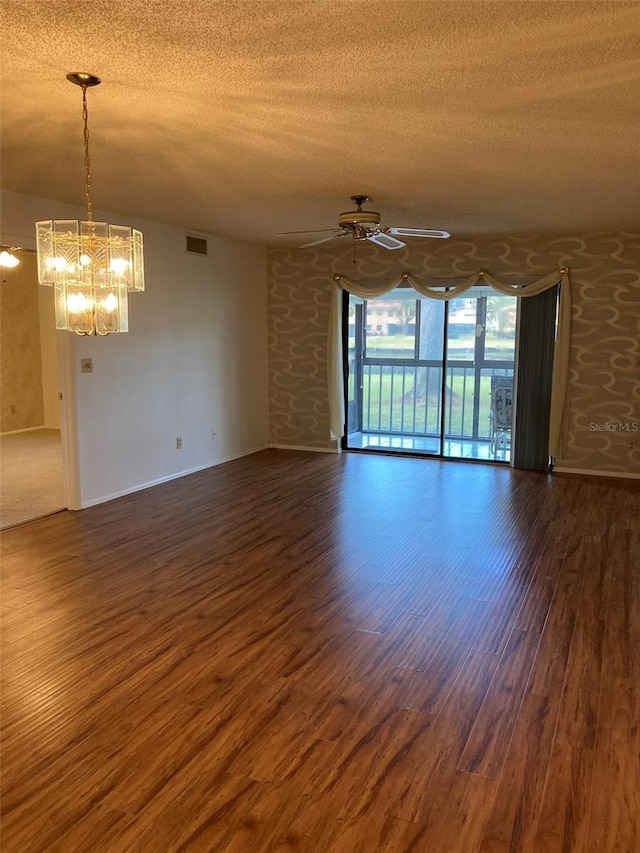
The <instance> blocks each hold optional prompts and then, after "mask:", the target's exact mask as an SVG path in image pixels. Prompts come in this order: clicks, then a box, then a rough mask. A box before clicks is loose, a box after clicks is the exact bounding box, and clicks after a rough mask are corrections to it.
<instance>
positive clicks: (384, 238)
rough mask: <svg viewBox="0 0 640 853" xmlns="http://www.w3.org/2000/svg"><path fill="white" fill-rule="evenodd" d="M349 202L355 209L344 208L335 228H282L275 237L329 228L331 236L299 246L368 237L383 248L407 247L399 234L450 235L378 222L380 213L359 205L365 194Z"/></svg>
mask: <svg viewBox="0 0 640 853" xmlns="http://www.w3.org/2000/svg"><path fill="white" fill-rule="evenodd" d="M351 201H352V202H353V203H354V204H355V205H356V207H357V209H356V210H347V211H346V212H345V213H341V214H340V215H339V216H338V228H321V229H317V230H315V231H284V232H282V233H280V234H276V235H275V236H276V237H286V236H290V235H292V234H320V233H322V232H323V231H324V232H328V231H331V236H330V237H321V238H320V239H319V240H313V242H311V243H304V244H303V245H302V246H300V247H299V248H300V249H306V248H308V247H309V246H318V245H320V243H327V242H329V240H335V239H337V238H338V237H353V240H354V241H355V240H369V241H370V242H371V243H375V244H376V245H377V246H382V248H383V249H402V248H403V246H406V245H407V244H406V243H403V242H402V240H398V237H436V238H438V239H441V240H444V239H446V238H447V237H450V236H451V234H449V232H448V231H433V230H429V229H425V228H387V227H385V226H383V225H381V217H380V214H379V213H377V212H376V211H375V210H363V209H362V205H363V204H366V202H368V201H371V199H370V198H369V196H368V195H352V196H351Z"/></svg>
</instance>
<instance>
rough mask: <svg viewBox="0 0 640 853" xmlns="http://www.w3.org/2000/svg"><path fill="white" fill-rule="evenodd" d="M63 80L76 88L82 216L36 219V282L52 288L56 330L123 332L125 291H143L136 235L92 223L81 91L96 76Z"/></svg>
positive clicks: (122, 227)
mask: <svg viewBox="0 0 640 853" xmlns="http://www.w3.org/2000/svg"><path fill="white" fill-rule="evenodd" d="M67 80H69V81H70V82H71V83H74V84H75V85H76V86H80V88H81V89H82V118H83V121H84V167H85V188H86V203H87V219H86V222H78V221H77V220H75V219H54V220H51V219H47V220H44V221H42V222H36V241H37V249H38V281H39V282H40V284H45V285H49V286H53V287H54V288H55V299H54V302H55V314H56V328H57V329H66V330H68V331H70V332H75V333H76V334H78V335H108V334H109V333H110V332H128V331H129V313H128V291H135V290H144V259H143V250H142V234H141V233H140V231H136V230H135V228H129V227H127V226H126V225H110V224H109V223H107V222H94V221H93V213H92V207H91V168H90V167H91V161H90V159H89V124H88V113H87V89H88V88H90V87H92V86H97V85H98V84H99V83H100V78H99V77H96V76H95V75H93V74H87V73H86V72H83V71H74V72H72V73H69V74H67Z"/></svg>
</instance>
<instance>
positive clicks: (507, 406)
mask: <svg viewBox="0 0 640 853" xmlns="http://www.w3.org/2000/svg"><path fill="white" fill-rule="evenodd" d="M512 394H513V378H512V377H511V376H492V377H491V409H490V411H489V423H490V430H491V433H490V434H491V453H492V455H493V458H494V459H497V458H498V451H502V452H503V453H506V451H507V450H508V449H510V447H511V406H512Z"/></svg>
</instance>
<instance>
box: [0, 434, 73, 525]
mask: <svg viewBox="0 0 640 853" xmlns="http://www.w3.org/2000/svg"><path fill="white" fill-rule="evenodd" d="M64 508H65V506H64V498H63V492H62V452H61V449H60V430H57V429H38V430H33V431H32V432H18V433H9V434H6V435H0V529H2V528H5V527H12V526H13V525H14V524H21V523H22V522H23V521H29V520H30V519H33V518H39V517H40V516H42V515H49V514H50V513H52V512H58V511H59V510H61V509H64Z"/></svg>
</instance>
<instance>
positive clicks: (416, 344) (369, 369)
mask: <svg viewBox="0 0 640 853" xmlns="http://www.w3.org/2000/svg"><path fill="white" fill-rule="evenodd" d="M348 298H349V310H348V318H349V320H348V338H347V363H348V375H347V389H348V391H347V402H348V422H347V438H346V446H347V447H349V448H358V449H364V448H367V449H378V450H385V451H395V452H399V453H403V452H404V453H425V454H431V455H437V456H449V457H454V458H472V459H493V460H495V461H503V462H508V461H509V458H510V452H511V425H510V423H509V424H508V425H507V423H506V422H505V420H504V419H505V418H506V417H507V416H509V417H510V414H511V407H512V393H513V389H512V383H513V374H514V354H515V339H516V313H517V308H516V299H515V298H514V297H509V296H500V295H498V294H496V293H495V292H494V291H492V290H490V289H489V288H483V287H479V288H474V289H473V290H471V291H468V292H467V293H466V294H465V295H464V297H462V298H459V299H454V300H451V301H448V302H445V301H439V300H434V299H429V298H426V297H423V296H421V295H419V294H418V293H416V292H415V291H414V290H413V289H411V288H404V287H403V288H398V289H396V290H395V291H393V292H392V293H390V294H387V295H386V296H383V297H380V298H377V299H372V300H367V301H363V300H361V299H359V298H357V297H353V296H350V297H348ZM498 387H500V388H502V389H503V390H502V391H500V392H499V396H500V400H501V402H502V403H503V405H502V406H501V408H500V411H499V412H498V410H497V408H496V392H495V389H496V388H498ZM504 389H506V390H504ZM507 404H508V405H507Z"/></svg>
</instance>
